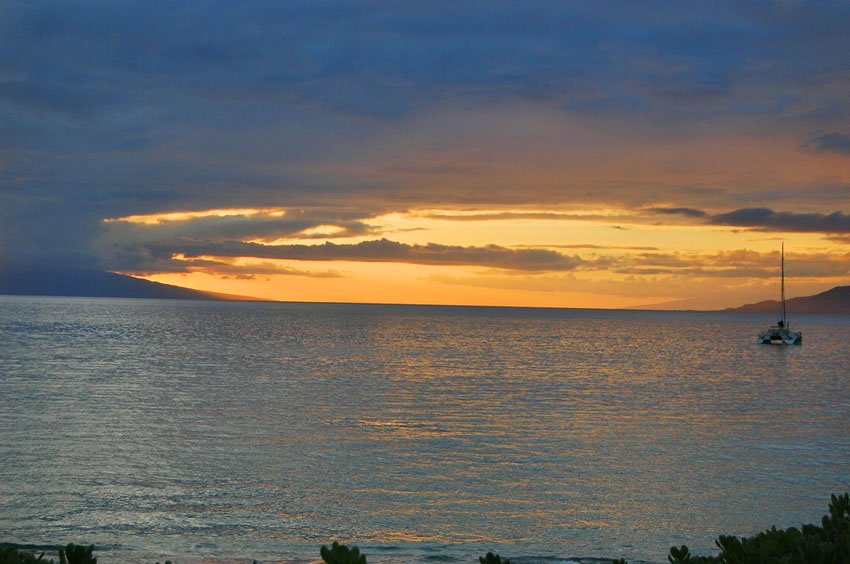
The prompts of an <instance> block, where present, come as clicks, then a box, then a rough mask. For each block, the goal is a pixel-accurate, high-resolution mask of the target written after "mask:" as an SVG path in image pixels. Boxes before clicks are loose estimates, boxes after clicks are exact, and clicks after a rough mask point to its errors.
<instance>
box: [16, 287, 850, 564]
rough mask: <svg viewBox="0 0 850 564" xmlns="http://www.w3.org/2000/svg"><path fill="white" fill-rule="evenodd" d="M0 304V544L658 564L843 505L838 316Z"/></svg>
mask: <svg viewBox="0 0 850 564" xmlns="http://www.w3.org/2000/svg"><path fill="white" fill-rule="evenodd" d="M773 321H775V320H774V319H773V316H770V315H767V316H766V315H759V314H740V313H697V312H643V311H604V310H567V309H560V310H559V309H523V308H477V307H433V306H392V305H344V304H300V303H247V302H205V301H178V300H174V301H160V300H121V299H84V298H76V299H73V298H29V297H0V541H11V542H18V543H30V544H49V545H56V544H64V543H67V542H76V543H84V544H89V543H93V544H95V545H96V547H97V549H96V555H97V556H98V561H99V562H100V563H101V564H109V563H118V562H122V563H123V562H128V563H136V562H138V563H141V562H150V563H153V562H154V561H157V560H159V561H160V562H162V561H164V560H165V559H170V560H172V561H174V562H175V564H196V563H199V562H241V561H246V560H248V559H257V560H258V561H260V562H292V563H303V562H309V561H315V560H318V558H319V552H318V549H319V546H320V545H322V544H325V543H330V542H331V541H334V540H337V541H340V542H342V543H346V544H356V545H358V546H359V547H360V548H361V550H362V551H363V552H364V553H365V554H366V555H367V557H368V560H369V562H370V564H374V563H415V562H434V561H437V562H440V561H448V562H451V561H456V562H477V557H478V556H480V555H483V554H484V553H486V552H487V551H493V552H498V553H500V554H501V555H502V556H505V557H508V558H511V560H512V561H518V562H536V561H537V562H539V561H547V562H558V561H567V560H569V559H570V558H577V557H583V558H615V557H616V558H619V557H621V556H624V557H626V558H627V559H629V560H643V561H658V562H660V561H665V559H666V553H667V550H668V548H669V546H671V545H673V544H676V545H679V544H687V545H688V546H690V547H691V551H692V552H696V553H700V554H710V553H714V552H715V549H714V538H715V537H716V536H717V535H719V534H737V535H749V534H754V533H756V532H758V531H761V530H763V529H765V528H767V527H769V526H770V525H774V524H775V525H777V526H781V527H785V526H791V525H796V526H799V525H800V524H801V523H808V522H819V520H820V517H821V515H823V514H824V513H825V512H826V507H827V503H828V501H829V495H830V493H838V492H843V491H846V490H848V489H850V368H848V367H850V346H848V345H850V317H848V316H816V315H794V314H793V312H792V313H791V322H792V326H794V327H795V328H799V329H801V330H802V331H803V333H804V340H803V345H802V346H800V347H771V346H759V345H756V344H755V337H756V335H757V333H758V331H759V330H761V329H762V328H763V327H764V326H765V325H767V324H769V323H772V322H773Z"/></svg>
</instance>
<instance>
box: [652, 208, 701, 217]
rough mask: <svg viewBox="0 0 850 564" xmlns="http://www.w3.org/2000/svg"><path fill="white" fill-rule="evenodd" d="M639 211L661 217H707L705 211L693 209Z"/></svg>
mask: <svg viewBox="0 0 850 564" xmlns="http://www.w3.org/2000/svg"><path fill="white" fill-rule="evenodd" d="M641 211H642V212H644V213H652V214H663V215H684V216H687V217H705V216H706V215H708V214H707V213H706V212H705V211H703V210H698V209H694V208H645V209H643V210H641Z"/></svg>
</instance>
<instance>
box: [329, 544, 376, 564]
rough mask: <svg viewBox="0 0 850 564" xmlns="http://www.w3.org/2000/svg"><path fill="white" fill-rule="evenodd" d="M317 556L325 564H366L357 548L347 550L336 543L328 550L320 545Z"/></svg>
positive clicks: (342, 545) (364, 557)
mask: <svg viewBox="0 0 850 564" xmlns="http://www.w3.org/2000/svg"><path fill="white" fill-rule="evenodd" d="M319 554H321V555H322V560H323V561H324V562H325V564H366V556H364V555H362V554H360V549H359V548H357V547H356V546H354V547H351V548H348V547H347V546H345V545H344V544H339V543H338V542H334V543H333V544H332V545H331V547H330V548H328V547H327V546H324V545H322V548H320V549H319Z"/></svg>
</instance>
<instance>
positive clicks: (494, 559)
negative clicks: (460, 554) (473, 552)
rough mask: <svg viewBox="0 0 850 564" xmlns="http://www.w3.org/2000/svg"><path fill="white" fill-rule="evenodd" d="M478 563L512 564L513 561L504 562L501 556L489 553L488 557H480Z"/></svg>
mask: <svg viewBox="0 0 850 564" xmlns="http://www.w3.org/2000/svg"><path fill="white" fill-rule="evenodd" d="M478 562H480V563H481V564H511V561H510V560H508V559H507V558H505V559H504V560H502V557H501V556H499V555H498V554H493V553H492V552H488V553H487V555H486V556H479V557H478Z"/></svg>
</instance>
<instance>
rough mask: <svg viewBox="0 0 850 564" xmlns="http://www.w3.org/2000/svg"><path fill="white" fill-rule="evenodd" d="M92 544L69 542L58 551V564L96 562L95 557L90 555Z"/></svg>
mask: <svg viewBox="0 0 850 564" xmlns="http://www.w3.org/2000/svg"><path fill="white" fill-rule="evenodd" d="M93 551H94V545H93V544H90V545H89V546H79V545H76V544H74V543H69V544H68V546H66V547H65V548H63V549H61V550H60V551H59V564H97V558H94V557H93V556H92V552H93Z"/></svg>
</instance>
